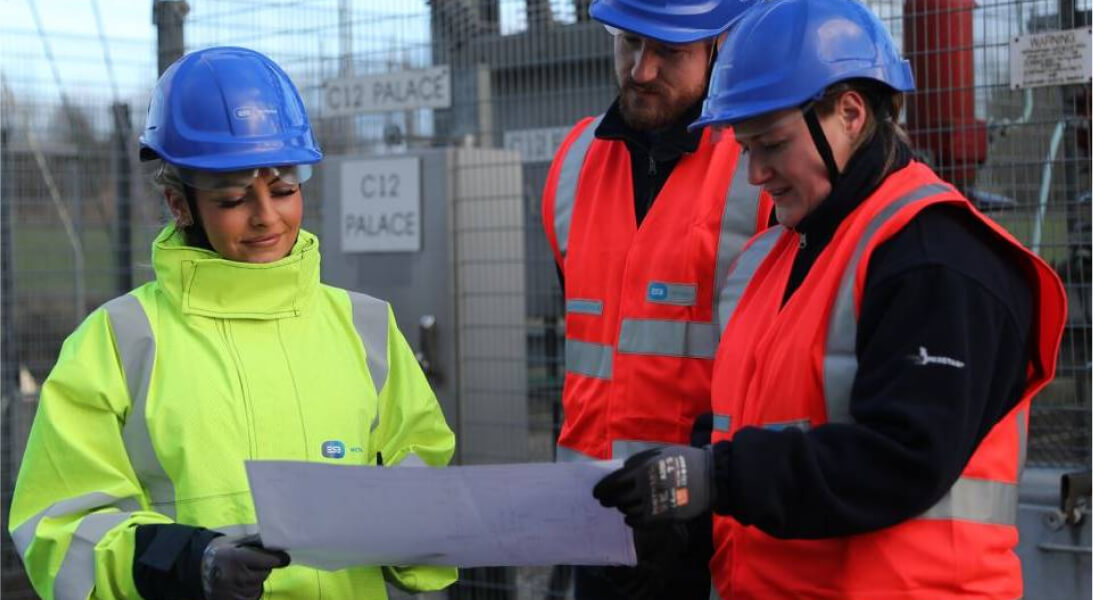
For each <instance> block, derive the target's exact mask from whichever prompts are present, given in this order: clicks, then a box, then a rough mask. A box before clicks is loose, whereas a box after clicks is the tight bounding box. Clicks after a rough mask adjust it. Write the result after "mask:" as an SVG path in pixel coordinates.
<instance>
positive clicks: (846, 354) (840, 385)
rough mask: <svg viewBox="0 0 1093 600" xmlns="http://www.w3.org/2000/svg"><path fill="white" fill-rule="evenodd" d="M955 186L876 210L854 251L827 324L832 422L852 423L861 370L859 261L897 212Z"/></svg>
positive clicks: (928, 189) (929, 189) (914, 193)
mask: <svg viewBox="0 0 1093 600" xmlns="http://www.w3.org/2000/svg"><path fill="white" fill-rule="evenodd" d="M952 191H953V189H952V188H951V187H949V186H947V185H942V184H938V183H932V184H929V185H924V186H922V187H919V188H916V189H914V190H911V191H910V192H908V193H907V194H906V195H904V196H903V197H901V198H899V199H898V200H896V201H895V202H893V203H892V204H890V205H888V206H886V207H885V208H884V209H883V210H882V211H880V212H879V213H877V215H876V216H875V217H873V220H872V221H870V222H869V224H868V225H867V226H866V228H865V231H864V232H863V233H862V236H861V239H860V240H858V245H857V247H856V248H854V254H853V256H851V258H850V262H848V263H847V265H846V269H845V270H844V271H843V274H842V280H841V281H840V283H839V290H838V292H837V294H836V296H835V306H834V308H833V309H832V311H831V317H830V320H829V321H828V326H827V345H826V348H825V349H824V402H825V403H826V404H827V421H828V422H829V423H849V422H851V418H850V389H851V387H852V386H853V385H854V377H855V376H856V375H857V373H858V356H857V354H856V352H855V345H856V341H857V337H858V316H857V313H856V311H855V310H854V281H855V277H856V276H857V272H858V263H859V262H860V261H861V257H862V254H863V253H864V252H865V248H866V247H867V246H868V245H869V242H870V241H871V240H872V239H873V236H874V235H876V233H877V230H878V229H880V227H881V226H882V225H884V224H885V223H887V222H888V220H889V219H891V218H892V216H893V215H895V214H896V213H897V212H899V211H900V210H902V209H903V208H904V207H905V206H908V205H910V204H912V203H914V202H919V201H921V200H924V199H926V198H929V197H932V196H936V195H938V194H942V193H945V192H952Z"/></svg>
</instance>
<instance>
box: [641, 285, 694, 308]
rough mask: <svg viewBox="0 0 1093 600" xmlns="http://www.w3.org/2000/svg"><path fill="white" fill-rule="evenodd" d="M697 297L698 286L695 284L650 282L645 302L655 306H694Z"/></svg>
mask: <svg viewBox="0 0 1093 600" xmlns="http://www.w3.org/2000/svg"><path fill="white" fill-rule="evenodd" d="M697 297H698V286H697V285H695V284H693V283H667V282H664V281H650V282H649V285H648V287H646V289H645V301H646V302H652V303H654V304H674V305H676V306H694V305H695V300H696V298H697Z"/></svg>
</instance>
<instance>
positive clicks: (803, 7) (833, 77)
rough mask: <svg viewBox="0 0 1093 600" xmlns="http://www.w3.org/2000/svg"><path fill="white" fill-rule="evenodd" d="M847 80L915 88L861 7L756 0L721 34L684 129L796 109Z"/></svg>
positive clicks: (849, 1) (819, 0)
mask: <svg viewBox="0 0 1093 600" xmlns="http://www.w3.org/2000/svg"><path fill="white" fill-rule="evenodd" d="M847 79H872V80H874V81H878V82H881V83H883V84H885V85H887V86H888V87H890V88H892V89H893V90H895V91H898V92H909V91H911V90H913V89H915V81H914V77H913V76H912V74H911V65H910V64H909V63H908V62H907V61H906V60H904V59H903V58H902V57H900V55H899V51H898V50H897V49H896V44H895V42H894V41H892V36H891V35H890V34H889V33H888V30H887V29H886V28H885V27H884V24H882V23H881V22H880V20H879V19H877V17H876V15H874V14H873V13H872V12H871V11H870V10H869V9H868V8H867V7H866V6H865V5H864V4H862V3H860V2H858V1H857V0H763V1H761V2H760V3H759V4H757V5H756V6H755V7H754V8H753V9H752V10H750V11H748V12H747V13H746V14H745V15H744V16H743V17H741V19H740V20H739V21H738V22H737V23H736V25H735V26H734V27H733V29H732V31H730V32H729V34H728V36H727V37H726V38H725V43H724V44H723V45H722V46H721V51H720V53H719V54H718V56H717V62H716V63H715V64H714V68H713V75H712V77H711V79H710V87H709V91H708V92H707V96H706V101H705V102H704V103H703V105H702V116H701V117H699V119H698V120H697V121H695V122H694V123H692V124H691V128H692V129H693V128H696V127H701V126H703V125H708V124H710V123H735V122H739V121H743V120H746V119H750V118H752V117H757V116H759V115H762V114H766V113H769V112H773V111H776V110H781V109H784V108H790V107H794V106H800V105H802V104H804V103H805V102H807V101H809V100H814V99H819V98H820V97H821V96H822V95H823V93H824V90H826V89H827V88H828V87H829V86H830V85H832V84H834V83H838V82H840V81H845V80H847Z"/></svg>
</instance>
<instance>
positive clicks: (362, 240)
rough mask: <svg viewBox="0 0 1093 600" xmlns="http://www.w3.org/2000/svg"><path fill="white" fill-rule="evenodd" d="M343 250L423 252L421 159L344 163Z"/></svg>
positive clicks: (403, 158)
mask: <svg viewBox="0 0 1093 600" xmlns="http://www.w3.org/2000/svg"><path fill="white" fill-rule="evenodd" d="M341 184H342V186H341V189H342V222H341V231H342V236H341V237H342V252H417V251H419V250H421V163H420V162H419V159H418V158H417V157H402V158H385V159H369V160H353V161H346V162H344V163H342V173H341Z"/></svg>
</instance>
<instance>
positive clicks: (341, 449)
mask: <svg viewBox="0 0 1093 600" xmlns="http://www.w3.org/2000/svg"><path fill="white" fill-rule="evenodd" d="M323 456H325V457H326V458H345V444H343V443H341V442H340V441H338V440H328V441H325V442H323Z"/></svg>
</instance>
